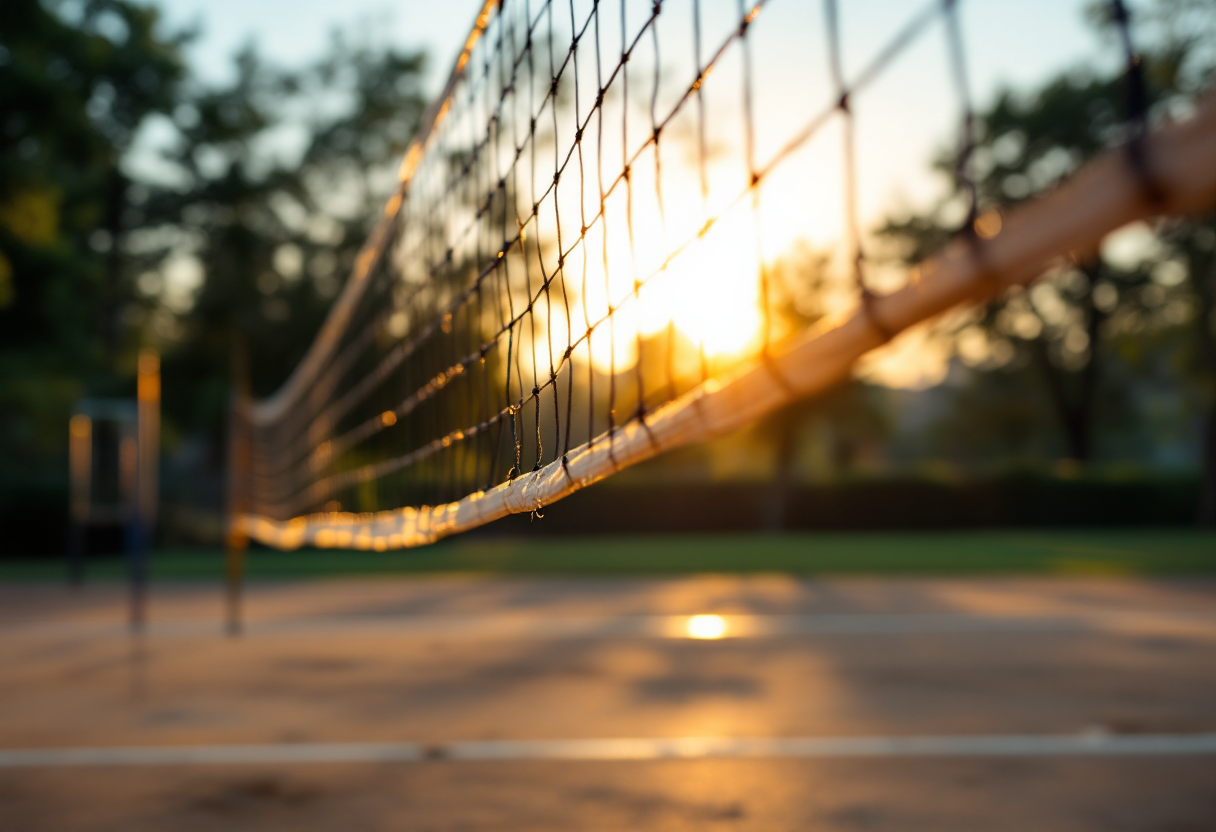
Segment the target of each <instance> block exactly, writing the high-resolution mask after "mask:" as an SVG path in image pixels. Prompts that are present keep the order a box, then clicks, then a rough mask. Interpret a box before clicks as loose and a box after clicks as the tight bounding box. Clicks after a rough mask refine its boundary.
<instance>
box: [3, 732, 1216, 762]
mask: <svg viewBox="0 0 1216 832" xmlns="http://www.w3.org/2000/svg"><path fill="white" fill-rule="evenodd" d="M1209 755H1216V733H1208V734H1141V735H1112V734H1104V733H1098V732H1095V733H1087V734H1072V735H1069V734H1030V735H1016V734H1014V735H993V736H922V737H757V738H733V737H670V738H621V739H582V740H577V739H576V740H484V741H463V742H452V743H445V744H433V745H427V744H424V743H415V742H401V743H350V742H348V743H300V744H290V745H287V744H278V745H178V746H159V747H155V746H145V747H109V748H27V749H8V750H0V768H9V769H13V768H66V767H77V766H94V767H115V766H193V765H297V764H310V763H385V762H395V763H418V762H425V761H440V760H456V761H503V762H508V761H526V760H667V759H710V758H765V757H767V758H813V759H842V758H856V757H865V758H884V757H972V758H973V757H1019V758H1025V757H1190V756H1209Z"/></svg>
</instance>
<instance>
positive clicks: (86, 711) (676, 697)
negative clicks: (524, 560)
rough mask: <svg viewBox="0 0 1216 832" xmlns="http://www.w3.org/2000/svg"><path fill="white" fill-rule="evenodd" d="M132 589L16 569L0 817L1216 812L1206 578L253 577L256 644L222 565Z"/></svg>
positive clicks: (799, 820) (135, 822) (325, 821)
mask: <svg viewBox="0 0 1216 832" xmlns="http://www.w3.org/2000/svg"><path fill="white" fill-rule="evenodd" d="M124 601H125V596H124V592H123V588H122V587H121V585H119V584H95V585H90V586H86V587H85V588H84V589H82V590H80V591H77V592H73V591H70V590H68V589H66V588H64V587H61V586H57V585H52V584H25V585H12V584H10V585H7V586H0V829H5V830H7V829H14V830H16V829H20V830H41V829H56V830H62V829H98V830H100V829H124V830H142V829H182V830H194V829H199V830H203V829H230V828H255V829H368V830H378V829H410V830H414V829H417V830H507V829H512V830H515V829H538V830H634V829H657V830H669V829H670V830H675V829H698V830H703V829H723V830H730V829H756V830H787V829H788V830H794V829H822V830H942V829H959V830H976V829H996V830H1006V829H1007V830H1024V829H1050V830H1142V829H1143V830H1176V831H1177V832H1184V831H1186V830H1212V829H1216V582H1213V581H1195V580H1192V581H1148V580H1141V579H1130V578H1129V579H1112V578H1102V579H1098V578H1093V579H1086V578H1075V579H1047V578H1043V579H1010V578H1006V579H958V580H947V579H942V580H913V579H886V578H881V579H880V578H849V579H845V578H841V579H831V580H811V579H795V578H788V577H781V576H765V575H759V576H733V577H713V576H706V577H683V578H680V577H673V578H667V579H625V578H598V579H589V578H581V579H574V578H567V579H560V578H486V577H472V576H464V577H455V576H428V577H414V578H409V579H402V578H397V579H380V580H370V579H347V580H327V581H313V582H283V583H277V584H275V583H261V584H255V585H253V586H252V587H251V588H250V590H249V592H248V595H247V599H246V601H247V604H246V611H247V617H246V621H247V626H246V629H245V632H244V634H243V635H241V636H240V637H239V638H232V637H229V636H226V635H225V634H224V632H223V629H222V624H221V621H222V596H221V595H220V592H219V590H218V588H217V587H216V586H214V585H211V584H201V583H199V584H180V585H175V586H174V585H171V586H157V587H155V588H154V592H153V596H152V603H151V624H150V626H149V627H148V629H147V631H146V633H145V634H144V635H143V636H141V637H138V638H135V637H132V636H130V635H129V634H128V632H127V630H126V628H125V626H124V620H125V619H124V616H125V607H124ZM694 615H703V616H717V618H708V619H705V618H702V619H696V620H695V622H693V620H692V619H691V618H690V617H691V616H694ZM690 634H693V635H702V636H706V635H708V636H718V635H720V636H722V637H721V638H692V637H690Z"/></svg>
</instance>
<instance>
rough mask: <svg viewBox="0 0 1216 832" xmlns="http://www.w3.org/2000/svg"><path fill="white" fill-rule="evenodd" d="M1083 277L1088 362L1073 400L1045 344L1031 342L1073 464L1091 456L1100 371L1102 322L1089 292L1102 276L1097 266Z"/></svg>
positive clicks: (1102, 316)
mask: <svg viewBox="0 0 1216 832" xmlns="http://www.w3.org/2000/svg"><path fill="white" fill-rule="evenodd" d="M1085 275H1086V277H1087V278H1088V279H1089V292H1088V293H1087V294H1086V296H1085V334H1086V335H1088V336H1089V360H1088V361H1087V362H1086V363H1085V366H1084V367H1083V368H1082V369H1081V371H1080V373H1079V378H1078V385H1077V392H1076V396H1075V397H1074V396H1071V395H1069V391H1068V385H1067V383H1066V378H1067V372H1066V371H1065V370H1061V369H1059V368H1058V367H1056V366H1054V365H1053V364H1052V363H1051V357H1050V356H1049V355H1048V353H1047V342H1046V341H1045V340H1044V339H1042V338H1038V339H1036V340H1035V341H1034V349H1033V352H1034V355H1035V358H1036V359H1037V361H1038V364H1039V369H1040V371H1041V372H1042V373H1043V377H1044V380H1045V381H1046V383H1047V392H1048V394H1049V395H1050V397H1051V403H1052V407H1053V409H1054V410H1055V414H1056V418H1057V419H1058V420H1059V423H1060V428H1061V430H1062V431H1063V434H1064V442H1065V444H1066V445H1067V447H1068V457H1069V459H1073V460H1075V461H1077V462H1088V461H1089V459H1090V456H1091V455H1092V453H1093V422H1094V403H1095V401H1096V399H1097V394H1098V378H1099V370H1100V369H1101V367H1100V365H1099V363H1098V344H1099V339H1100V337H1101V335H1102V321H1103V320H1104V319H1105V316H1104V315H1103V314H1102V312H1101V311H1099V310H1098V308H1097V307H1095V306H1094V303H1093V289H1094V285H1095V284H1096V283H1097V282H1098V279H1099V278H1100V277H1101V275H1102V272H1101V266H1100V265H1094V266H1090V267H1088V268H1086V269H1085Z"/></svg>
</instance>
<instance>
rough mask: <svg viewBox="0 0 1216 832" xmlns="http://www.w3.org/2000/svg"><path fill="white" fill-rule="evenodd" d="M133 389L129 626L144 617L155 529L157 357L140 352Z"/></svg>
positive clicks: (140, 624) (139, 623) (140, 622)
mask: <svg viewBox="0 0 1216 832" xmlns="http://www.w3.org/2000/svg"><path fill="white" fill-rule="evenodd" d="M138 368H139V375H138V379H137V388H136V402H137V411H136V434H135V449H136V451H135V493H134V494H133V495H132V496H133V500H132V504H133V511H132V512H131V525H130V532H129V538H128V552H129V561H128V570H129V573H130V581H131V627H132V629H135V630H141V629H143V626H144V623H145V621H146V619H147V594H148V549H149V547H150V546H151V543H152V535H153V533H154V532H155V530H156V511H157V503H158V499H157V497H158V492H159V473H160V471H159V469H160V356H159V355H157V354H156V352H155V351H153V350H141V351H140V353H139V364H138Z"/></svg>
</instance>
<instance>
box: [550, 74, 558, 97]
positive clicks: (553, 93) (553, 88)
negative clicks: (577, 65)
mask: <svg viewBox="0 0 1216 832" xmlns="http://www.w3.org/2000/svg"><path fill="white" fill-rule="evenodd" d="M549 95H551V96H553V97H554V98H557V79H556V78H554V79H553V83H552V84H550V85H549Z"/></svg>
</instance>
